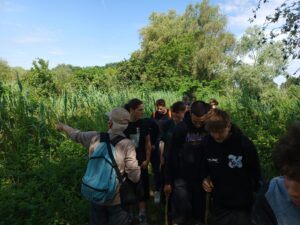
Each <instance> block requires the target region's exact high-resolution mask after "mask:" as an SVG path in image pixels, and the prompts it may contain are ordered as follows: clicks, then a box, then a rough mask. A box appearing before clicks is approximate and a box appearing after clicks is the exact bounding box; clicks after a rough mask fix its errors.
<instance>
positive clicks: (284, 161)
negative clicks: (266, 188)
mask: <svg viewBox="0 0 300 225" xmlns="http://www.w3.org/2000/svg"><path fill="white" fill-rule="evenodd" d="M273 161H274V165H275V168H276V169H277V170H278V171H279V172H280V173H281V175H284V176H286V177H288V178H289V179H291V180H296V181H300V122H296V123H294V124H293V125H292V126H291V127H290V128H289V129H288V132H287V134H286V135H284V136H283V137H281V138H280V140H279V142H278V143H277V145H276V147H275V149H274V152H273Z"/></svg>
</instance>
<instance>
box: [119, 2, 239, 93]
mask: <svg viewBox="0 0 300 225" xmlns="http://www.w3.org/2000/svg"><path fill="white" fill-rule="evenodd" d="M149 19H150V24H149V25H148V26H146V27H144V28H142V29H141V31H140V36H141V39H142V41H141V49H140V50H138V51H136V52H135V53H134V54H132V56H131V58H130V59H129V60H128V61H126V62H125V63H124V64H123V65H122V66H121V67H120V69H121V71H120V72H121V73H120V74H122V75H123V74H125V75H124V76H125V78H127V79H128V78H134V79H135V80H137V81H138V82H139V83H142V84H145V85H149V86H150V87H151V88H154V89H155V88H159V89H160V88H161V87H164V88H172V89H176V88H177V87H176V85H175V84H177V83H178V81H180V80H183V79H185V80H189V79H196V80H199V81H201V80H212V79H214V78H215V77H216V75H217V74H218V73H219V71H221V70H222V69H224V68H226V66H227V64H228V57H229V55H228V54H227V53H228V52H229V51H230V50H231V49H232V47H233V44H234V41H235V40H234V36H233V35H232V34H231V33H228V32H226V31H225V25H226V18H225V17H224V16H223V15H221V14H220V13H219V8H218V7H215V6H210V5H209V1H208V0H204V1H203V2H202V3H200V4H195V5H189V6H188V7H187V8H186V10H185V12H184V14H183V15H177V14H176V12H175V11H174V10H170V11H169V12H168V13H166V14H164V13H155V12H154V13H152V14H151V15H150V17H149ZM186 78H188V79H186Z"/></svg>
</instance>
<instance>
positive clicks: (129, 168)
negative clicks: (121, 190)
mask: <svg viewBox="0 0 300 225" xmlns="http://www.w3.org/2000/svg"><path fill="white" fill-rule="evenodd" d="M126 150H127V151H126V155H125V159H124V160H125V173H126V174H127V177H128V178H129V179H130V180H131V181H132V182H134V183H137V182H138V181H139V180H140V175H141V169H140V167H139V166H138V161H137V159H136V152H135V147H134V145H133V143H132V142H131V141H130V140H128V144H127V145H126Z"/></svg>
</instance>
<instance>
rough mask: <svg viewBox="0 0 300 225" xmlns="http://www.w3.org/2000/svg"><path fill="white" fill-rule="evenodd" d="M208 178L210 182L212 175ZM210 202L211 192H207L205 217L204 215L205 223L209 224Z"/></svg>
mask: <svg viewBox="0 0 300 225" xmlns="http://www.w3.org/2000/svg"><path fill="white" fill-rule="evenodd" d="M207 180H208V181H209V182H210V176H208V177H207ZM209 203H210V193H209V192H206V195H205V215H204V216H205V217H204V223H205V225H208V216H209Z"/></svg>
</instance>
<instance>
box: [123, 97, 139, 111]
mask: <svg viewBox="0 0 300 225" xmlns="http://www.w3.org/2000/svg"><path fill="white" fill-rule="evenodd" d="M141 104H143V102H142V101H141V100H140V99H138V98H133V99H131V100H129V102H128V103H127V104H125V105H124V108H125V109H126V110H127V111H128V112H130V109H136V108H138V107H139V106H140V105H141Z"/></svg>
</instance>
